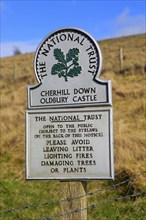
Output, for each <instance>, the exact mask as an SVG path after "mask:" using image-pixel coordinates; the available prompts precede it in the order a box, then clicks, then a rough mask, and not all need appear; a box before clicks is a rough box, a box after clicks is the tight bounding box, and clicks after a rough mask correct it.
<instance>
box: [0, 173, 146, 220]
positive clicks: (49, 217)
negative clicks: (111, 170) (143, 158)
mask: <svg viewBox="0 0 146 220" xmlns="http://www.w3.org/2000/svg"><path fill="white" fill-rule="evenodd" d="M145 173H146V170H144V171H142V172H140V173H138V174H136V175H135V176H132V177H131V178H128V179H126V180H123V181H121V182H119V183H116V184H112V185H110V186H107V187H104V188H101V189H97V190H95V191H93V192H88V193H86V194H85V195H80V196H78V197H74V198H70V197H69V198H65V199H58V200H55V201H51V202H50V201H46V202H43V203H34V204H29V205H24V206H23V207H17V208H11V209H6V210H4V211H1V212H0V215H4V214H8V213H12V212H17V211H22V210H24V209H30V208H34V207H41V206H46V205H52V204H57V203H62V202H66V201H69V200H76V199H80V198H83V197H87V196H93V195H94V194H97V193H98V192H102V191H106V190H115V189H117V188H119V187H121V186H122V185H124V184H126V183H128V182H131V181H133V180H134V179H136V178H138V177H139V176H141V175H144V174H145ZM145 194H146V189H145V190H143V191H141V192H139V193H134V194H130V195H127V196H123V197H116V198H112V199H109V200H105V201H103V202H100V203H97V204H92V205H90V206H87V207H86V208H83V209H76V210H73V211H71V212H65V213H60V214H57V215H54V216H48V217H46V218H43V219H42V220H50V219H53V218H57V217H63V216H66V215H70V214H72V213H76V212H82V211H84V210H89V209H93V208H96V207H97V206H101V205H104V204H107V203H112V202H117V201H121V200H124V199H130V198H136V197H140V196H143V195H145Z"/></svg>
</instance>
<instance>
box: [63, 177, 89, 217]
mask: <svg viewBox="0 0 146 220" xmlns="http://www.w3.org/2000/svg"><path fill="white" fill-rule="evenodd" d="M60 184H61V190H60V193H61V197H62V198H65V199H66V200H67V201H64V202H61V212H62V214H63V216H62V218H61V220H87V209H86V208H87V200H86V196H84V195H86V193H87V182H86V181H79V182H61V183H60ZM80 196H81V197H80ZM82 196H83V197H82ZM76 197H80V198H78V199H73V198H76ZM80 209H85V210H83V211H78V210H80ZM75 210H77V212H74V211H75ZM69 212H73V213H71V214H69V215H65V214H64V213H69Z"/></svg>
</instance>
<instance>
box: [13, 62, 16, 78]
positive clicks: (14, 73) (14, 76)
mask: <svg viewBox="0 0 146 220" xmlns="http://www.w3.org/2000/svg"><path fill="white" fill-rule="evenodd" d="M13 69H14V71H13V81H15V79H16V76H17V63H14V68H13Z"/></svg>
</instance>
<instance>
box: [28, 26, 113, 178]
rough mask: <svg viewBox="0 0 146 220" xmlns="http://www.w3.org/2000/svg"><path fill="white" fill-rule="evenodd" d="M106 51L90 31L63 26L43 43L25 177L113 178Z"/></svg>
mask: <svg viewBox="0 0 146 220" xmlns="http://www.w3.org/2000/svg"><path fill="white" fill-rule="evenodd" d="M101 66H102V56H101V51H100V48H99V46H98V44H97V43H96V41H95V40H94V39H93V38H92V37H91V36H90V35H89V34H87V33H86V32H85V31H82V30H80V29H77V28H64V29H60V30H58V31H55V32H53V33H51V34H50V35H48V36H47V37H46V38H45V39H44V40H43V41H42V42H41V44H40V45H39V47H38V49H37V51H36V55H35V60H34V70H35V75H36V78H37V80H38V85H35V86H28V109H29V110H28V111H26V178H27V179H58V180H59V179H60V180H87V179H113V178H114V168H113V166H114V165H113V117H112V95H111V81H102V80H100V79H99V74H100V71H101Z"/></svg>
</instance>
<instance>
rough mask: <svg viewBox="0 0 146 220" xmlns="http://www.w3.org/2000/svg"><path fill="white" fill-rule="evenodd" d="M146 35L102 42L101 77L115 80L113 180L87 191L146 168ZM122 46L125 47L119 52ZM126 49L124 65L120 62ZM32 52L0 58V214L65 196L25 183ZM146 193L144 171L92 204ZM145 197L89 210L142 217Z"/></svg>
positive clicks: (92, 215) (35, 212) (37, 211)
mask: <svg viewBox="0 0 146 220" xmlns="http://www.w3.org/2000/svg"><path fill="white" fill-rule="evenodd" d="M145 37H146V35H145V34H141V35H135V36H129V37H122V38H117V39H109V40H104V41H100V42H98V43H99V45H100V47H101V51H102V54H103V70H102V73H101V76H100V78H102V79H106V80H108V79H111V80H112V88H113V110H114V157H115V180H114V181H110V182H109V181H89V182H88V189H87V191H88V192H89V191H94V190H97V189H98V188H103V187H105V186H108V185H111V184H114V183H118V182H121V181H123V180H125V179H127V178H130V177H133V176H134V175H137V174H139V173H140V172H142V171H144V170H146V162H145V161H146V77H145V76H146V57H145V53H146V38H145ZM121 48H122V49H121ZM120 51H122V63H121V60H120ZM33 60H34V53H31V54H24V55H23V54H22V55H17V56H12V57H6V58H1V63H0V69H1V76H0V78H1V166H0V168H1V174H0V175H1V204H0V206H1V208H0V210H1V211H4V210H7V209H10V208H14V207H15V208H17V207H23V206H25V205H28V204H34V203H42V202H45V201H53V200H55V199H57V198H61V195H60V192H59V191H60V183H59V181H29V182H27V181H25V110H26V109H27V94H26V88H27V85H32V84H36V83H37V81H36V79H35V75H34V71H33ZM144 189H146V173H143V175H139V176H137V178H134V179H133V180H132V181H131V182H130V183H128V184H126V185H124V187H122V188H120V189H118V190H115V191H108V192H102V193H97V194H96V195H94V196H92V197H91V198H89V199H88V204H89V205H90V204H92V203H98V202H99V201H101V202H102V201H104V199H105V200H107V199H111V198H114V197H119V196H126V195H129V194H134V193H137V192H141V191H142V190H144ZM144 203H145V198H143V197H139V198H137V199H134V200H128V201H126V202H125V201H123V202H122V201H121V202H117V203H116V205H115V203H111V204H107V205H102V206H100V207H96V208H95V209H94V210H89V212H88V217H89V219H90V220H94V219H111V220H113V219H114V220H117V219H119V220H120V219H122V220H123V219H128V220H129V219H131V220H133V219H135V220H137V219H138V220H139V219H141V220H142V219H144V217H145V214H144V206H145V204H144ZM56 213H60V210H59V204H58V206H57V205H50V206H49V208H48V206H41V207H40V208H38V207H37V208H34V207H33V208H30V209H28V210H26V209H24V210H22V211H14V212H13V213H6V214H2V215H0V218H1V219H8V220H9V219H11V220H12V219H21V220H22V219H23V220H29V219H30V220H32V219H43V218H44V217H46V216H48V215H55V214H56Z"/></svg>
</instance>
